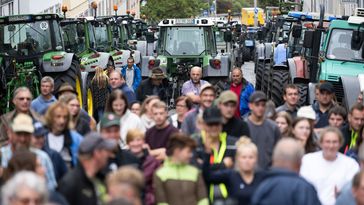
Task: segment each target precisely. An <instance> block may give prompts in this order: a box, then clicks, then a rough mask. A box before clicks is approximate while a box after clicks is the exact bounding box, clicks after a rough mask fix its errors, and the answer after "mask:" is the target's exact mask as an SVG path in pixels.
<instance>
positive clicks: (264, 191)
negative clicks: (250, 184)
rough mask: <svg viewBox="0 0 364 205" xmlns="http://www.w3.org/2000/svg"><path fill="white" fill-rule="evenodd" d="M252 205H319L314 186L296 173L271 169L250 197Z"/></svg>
mask: <svg viewBox="0 0 364 205" xmlns="http://www.w3.org/2000/svg"><path fill="white" fill-rule="evenodd" d="M252 204H253V205H268V204H269V205H275V204H277V205H278V204H279V205H292V204H294V205H308V204H310V205H319V204H321V202H320V200H319V199H318V196H317V192H316V190H315V188H314V186H313V185H312V184H310V183H308V182H307V181H306V180H305V179H303V178H302V177H300V176H299V175H298V174H297V173H295V172H292V171H288V170H284V169H279V168H273V169H272V170H271V171H270V172H269V173H268V174H267V176H266V179H265V180H264V181H263V182H262V183H261V184H260V186H259V187H258V189H257V190H256V191H255V194H254V195H253V197H252Z"/></svg>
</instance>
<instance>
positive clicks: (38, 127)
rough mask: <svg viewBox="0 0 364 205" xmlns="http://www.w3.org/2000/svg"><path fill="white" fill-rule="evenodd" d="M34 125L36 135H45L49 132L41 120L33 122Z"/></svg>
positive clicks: (34, 134)
mask: <svg viewBox="0 0 364 205" xmlns="http://www.w3.org/2000/svg"><path fill="white" fill-rule="evenodd" d="M33 126H34V133H33V136H34V137H44V135H45V134H47V132H48V130H47V129H46V128H45V127H44V126H43V124H42V123H40V122H35V123H34V124H33Z"/></svg>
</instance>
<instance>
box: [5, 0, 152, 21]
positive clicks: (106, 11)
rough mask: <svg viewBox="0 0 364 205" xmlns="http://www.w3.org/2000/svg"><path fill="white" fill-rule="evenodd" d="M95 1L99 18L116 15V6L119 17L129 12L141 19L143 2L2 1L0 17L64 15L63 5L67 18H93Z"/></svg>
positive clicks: (82, 0)
mask: <svg viewBox="0 0 364 205" xmlns="http://www.w3.org/2000/svg"><path fill="white" fill-rule="evenodd" d="M93 1H95V2H96V3H97V16H110V15H114V14H115V12H114V5H117V7H118V11H117V14H118V15H125V14H127V11H130V12H131V13H135V16H136V17H137V18H140V5H141V3H140V2H141V0H0V16H7V15H17V14H37V13H58V14H62V6H63V5H65V6H67V8H68V11H67V14H66V15H67V17H81V16H93V15H94V10H93V9H92V8H91V3H92V2H93ZM142 1H143V0H142ZM144 1H145V0H144Z"/></svg>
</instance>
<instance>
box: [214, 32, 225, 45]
mask: <svg viewBox="0 0 364 205" xmlns="http://www.w3.org/2000/svg"><path fill="white" fill-rule="evenodd" d="M215 36H216V42H218V43H225V41H224V32H223V31H220V30H217V31H215Z"/></svg>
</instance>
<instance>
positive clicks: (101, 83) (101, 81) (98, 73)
mask: <svg viewBox="0 0 364 205" xmlns="http://www.w3.org/2000/svg"><path fill="white" fill-rule="evenodd" d="M91 82H92V84H94V83H96V84H97V86H98V87H99V88H106V86H107V85H108V82H109V76H107V74H106V73H105V72H104V69H103V68H102V67H100V66H97V67H96V68H95V76H94V77H93V78H92V81H91Z"/></svg>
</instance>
